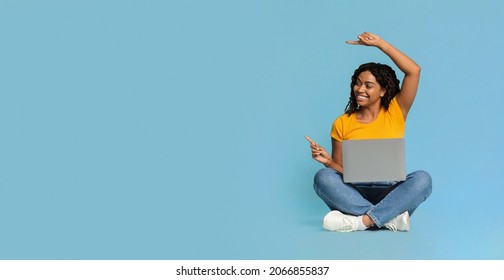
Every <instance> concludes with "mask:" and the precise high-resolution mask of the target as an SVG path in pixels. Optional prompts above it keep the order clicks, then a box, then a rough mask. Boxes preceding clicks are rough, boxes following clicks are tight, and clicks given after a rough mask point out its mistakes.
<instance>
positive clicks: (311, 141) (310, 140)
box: [305, 135, 315, 145]
mask: <svg viewBox="0 0 504 280" xmlns="http://www.w3.org/2000/svg"><path fill="white" fill-rule="evenodd" d="M305 138H306V140H308V142H310V144H312V145H315V141H313V140H312V139H311V138H310V137H308V136H306V135H305Z"/></svg>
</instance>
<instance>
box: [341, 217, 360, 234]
mask: <svg viewBox="0 0 504 280" xmlns="http://www.w3.org/2000/svg"><path fill="white" fill-rule="evenodd" d="M342 221H343V223H342V224H341V226H340V227H339V228H338V231H340V232H351V231H355V230H356V229H357V226H356V225H354V223H352V221H351V220H350V219H349V218H348V217H342Z"/></svg>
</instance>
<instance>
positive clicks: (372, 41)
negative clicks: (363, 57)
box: [346, 32, 382, 47]
mask: <svg viewBox="0 0 504 280" xmlns="http://www.w3.org/2000/svg"><path fill="white" fill-rule="evenodd" d="M357 38H359V40H358V41H352V40H348V41H346V43H347V44H350V45H364V46H375V47H376V46H378V45H379V44H380V43H381V41H382V39H381V38H380V37H379V36H378V35H376V34H373V33H370V32H364V33H362V34H360V35H358V36H357Z"/></svg>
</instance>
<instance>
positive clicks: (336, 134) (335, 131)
mask: <svg viewBox="0 0 504 280" xmlns="http://www.w3.org/2000/svg"><path fill="white" fill-rule="evenodd" d="M342 118H343V116H340V117H339V118H337V119H336V120H334V122H333V125H332V129H331V137H332V138H334V139H335V140H337V141H339V142H341V141H343V139H344V137H343V120H342Z"/></svg>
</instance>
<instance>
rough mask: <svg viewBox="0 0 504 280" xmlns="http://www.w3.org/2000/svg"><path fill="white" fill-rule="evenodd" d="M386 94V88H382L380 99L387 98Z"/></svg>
mask: <svg viewBox="0 0 504 280" xmlns="http://www.w3.org/2000/svg"><path fill="white" fill-rule="evenodd" d="M385 93H387V90H386V89H385V88H381V90H380V97H383V96H385Z"/></svg>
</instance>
